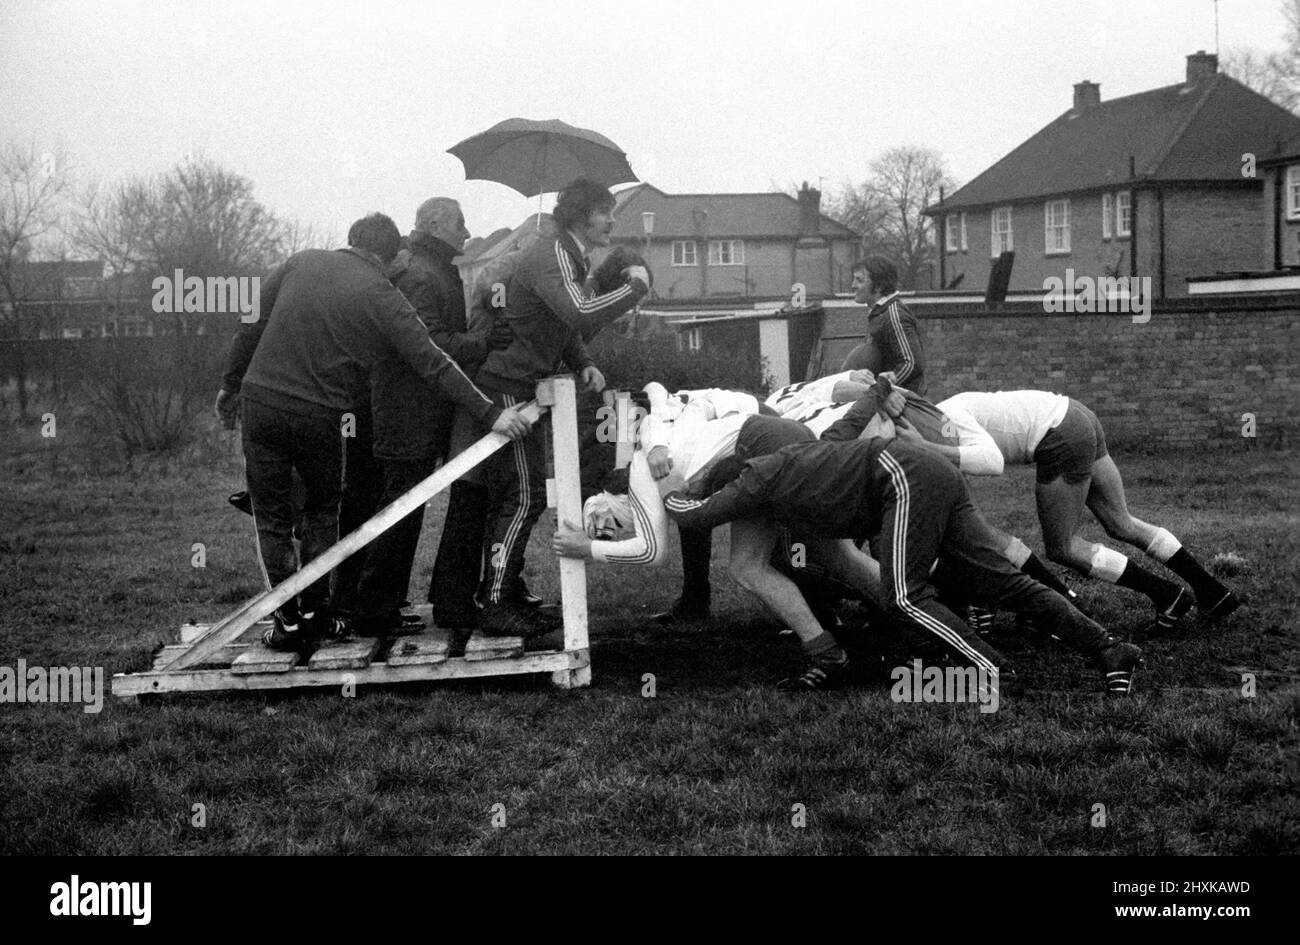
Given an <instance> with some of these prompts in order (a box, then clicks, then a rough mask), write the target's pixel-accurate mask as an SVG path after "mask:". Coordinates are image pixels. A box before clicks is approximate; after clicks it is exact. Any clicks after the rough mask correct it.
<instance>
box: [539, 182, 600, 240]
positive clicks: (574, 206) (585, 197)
mask: <svg viewBox="0 0 1300 945" xmlns="http://www.w3.org/2000/svg"><path fill="white" fill-rule="evenodd" d="M613 206H614V195H613V194H611V193H610V192H609V188H608V187H602V186H601V185H600V184H597V183H596V182H595V181H594V180H588V179H587V178H585V177H579V178H578V179H577V180H575V181H570V182H569V183H568V184H567V185H566V186H565V188H564V189H563V190H562V191H560V197H559V199H558V200H557V201H556V202H555V209H554V210H552V211H551V216H553V217H555V222H556V223H557V224H559V227H560V229H562V230H568V229H574V228H577V227H580V226H585V225H586V223H587V219H588V217H590V216H591V214H592V212H593V211H595V210H609V209H610V208H612V207H613Z"/></svg>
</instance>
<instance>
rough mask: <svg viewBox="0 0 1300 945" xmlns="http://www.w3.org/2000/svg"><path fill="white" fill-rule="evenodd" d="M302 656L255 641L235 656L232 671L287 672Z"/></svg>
mask: <svg viewBox="0 0 1300 945" xmlns="http://www.w3.org/2000/svg"><path fill="white" fill-rule="evenodd" d="M300 658H301V657H300V654H298V653H287V652H283V651H281V650H273V649H271V648H270V647H269V646H263V645H262V644H261V643H255V644H252V645H250V646H249V648H248V649H247V650H245V651H244V652H243V653H240V654H239V655H238V656H236V657H235V659H234V660H233V661H232V662H231V664H230V671H231V672H232V673H234V674H236V675H244V674H246V673H286V672H288V671H289V670H291V669H293V668H294V666H296V665H297V664H298V660H299V659H300ZM175 665H176V664H175V663H171V664H169V665H168V666H167V669H165V670H163V672H171V668H172V666H175Z"/></svg>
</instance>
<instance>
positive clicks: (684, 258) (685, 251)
mask: <svg viewBox="0 0 1300 945" xmlns="http://www.w3.org/2000/svg"><path fill="white" fill-rule="evenodd" d="M672 264H673V265H674V266H698V265H699V264H700V257H699V254H698V252H697V247H696V245H695V240H673V262H672Z"/></svg>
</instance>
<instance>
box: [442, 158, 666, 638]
mask: <svg viewBox="0 0 1300 945" xmlns="http://www.w3.org/2000/svg"><path fill="white" fill-rule="evenodd" d="M613 208H614V196H613V194H611V193H610V192H609V190H608V189H606V188H605V187H602V186H601V185H599V184H596V183H594V182H592V181H589V180H586V179H583V178H580V179H578V180H575V181H573V182H572V183H570V184H569V185H568V186H567V187H565V188H564V190H562V191H561V192H560V196H559V199H558V201H557V202H556V205H555V210H554V217H555V223H556V227H557V230H558V232H557V233H556V235H555V236H554V237H551V238H547V239H542V240H538V241H537V242H536V243H535V244H534V245H533V246H532V247H531V248H530V249H528V250H527V251H526V252H525V253H524V254H523V256H522V257H521V258H520V260H519V264H518V267H517V269H516V270H515V272H514V275H513V276H512V277H511V279H510V283H509V285H508V286H505V287H504V288H505V297H506V312H505V320H506V323H507V324H508V325H509V326H510V328H511V330H512V331H513V333H514V338H513V340H512V341H511V343H510V345H509V346H508V347H505V348H502V349H500V350H496V351H492V352H491V353H490V354H489V355H488V357H487V360H486V361H485V362H484V364H483V367H482V368H481V369H480V370H479V372H478V374H477V376H476V379H477V382H478V384H479V386H480V387H482V388H483V390H485V391H487V392H488V393H489V394H490V395H491V396H492V400H493V403H495V404H497V405H499V406H502V407H506V408H509V407H513V406H515V405H516V404H521V403H524V402H526V401H528V400H530V399H531V398H532V397H533V392H534V389H535V388H536V386H537V382H538V381H540V380H541V379H542V378H544V377H547V376H549V375H551V374H554V373H556V372H557V371H558V370H560V368H561V366H562V365H563V366H565V367H567V368H568V370H571V371H573V372H574V373H575V374H577V375H578V376H579V379H580V380H581V381H582V383H583V384H584V385H585V387H586V389H587V390H589V391H593V392H595V393H599V392H600V391H601V390H602V389H603V388H604V386H605V378H604V376H603V375H602V374H601V373H600V371H599V370H598V369H597V367H596V365H595V364H594V363H593V362H592V360H591V357H590V355H588V353H587V348H586V344H585V342H586V340H587V339H589V338H591V337H592V336H594V335H595V334H596V333H597V332H598V331H600V330H601V329H602V328H604V327H605V326H606V325H608V324H609V323H610V322H612V321H613V320H614V319H616V318H618V317H619V316H620V315H622V314H624V313H625V312H627V311H630V310H631V309H632V308H633V307H635V306H636V304H637V303H638V302H639V301H640V300H641V299H642V298H643V297H644V296H645V294H646V293H647V292H649V286H650V274H649V272H648V271H647V270H646V268H645V267H644V266H629V267H627V268H626V269H625V270H623V278H624V280H625V281H624V282H623V284H622V285H619V286H618V287H617V288H615V289H613V290H612V291H610V292H606V293H605V294H603V295H594V296H593V295H591V294H590V293H589V292H588V290H587V289H586V288H585V285H584V284H585V282H586V280H587V273H588V271H589V262H588V259H587V255H588V253H590V252H591V250H593V249H595V248H596V247H599V246H608V245H609V243H610V235H611V233H612V232H613V229H614V218H613V215H612V211H613ZM462 426H463V422H462V419H461V417H460V412H459V411H457V418H456V424H455V430H454V432H453V436H452V439H453V444H454V445H453V449H455V448H457V447H463V445H465V444H467V443H468V441H469V437H468V436H466V435H465V434H464V432H463V430H462ZM542 426H544V424H543V425H542ZM544 437H545V430H544V429H543V430H536V431H534V434H533V435H532V436H529V437H527V438H525V439H523V440H520V441H519V442H517V443H515V444H514V445H513V446H512V448H511V449H508V450H503V451H502V452H500V453H498V454H497V455H496V456H494V457H493V459H492V460H491V461H489V462H488V463H487V464H485V469H484V476H483V477H482V479H481V480H480V481H479V482H477V483H476V482H467V481H466V482H458V483H457V484H456V486H454V487H453V488H452V495H451V503H450V505H449V507H448V510H447V518H446V521H445V523H444V526H443V532H442V543H441V545H440V546H439V548H438V560H437V563H436V564H435V565H434V573H433V583H432V585H431V586H430V588H429V599H430V600H431V601H432V602H433V605H434V620H435V621H436V622H437V623H438V624H439V626H444V627H471V626H476V625H477V626H478V627H479V628H480V629H482V630H483V631H484V632H485V633H488V634H494V635H505V636H515V635H520V636H531V635H536V634H539V633H545V632H546V631H548V630H550V629H553V627H554V624H553V622H551V621H549V620H547V619H546V618H545V617H544V616H543V615H541V614H539V613H538V612H537V611H536V610H535V609H532V608H529V607H526V606H525V605H524V603H523V602H522V600H521V594H522V592H523V591H522V587H523V568H524V552H525V550H526V548H527V546H528V538H529V536H530V535H531V534H532V530H533V525H535V524H536V522H537V519H538V518H539V517H540V516H541V514H542V510H543V509H544V507H545V504H546V469H545V465H546V464H545V454H544ZM484 522H486V523H487V529H486V535H485V533H484V527H483V523H484ZM482 553H485V554H486V557H487V567H486V569H485V570H486V575H485V577H484V579H483V582H482V587H481V597H482V600H483V604H484V609H483V613H482V615H481V616H480V615H479V614H478V612H477V610H476V608H475V605H474V590H475V587H476V586H478V585H479V575H480V567H481V560H482V559H481V554H482Z"/></svg>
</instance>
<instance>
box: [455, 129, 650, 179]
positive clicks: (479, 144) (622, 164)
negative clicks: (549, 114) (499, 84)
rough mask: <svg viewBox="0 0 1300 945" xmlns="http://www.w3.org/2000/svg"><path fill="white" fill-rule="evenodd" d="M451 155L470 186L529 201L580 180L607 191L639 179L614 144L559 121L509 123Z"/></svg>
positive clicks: (462, 145)
mask: <svg viewBox="0 0 1300 945" xmlns="http://www.w3.org/2000/svg"><path fill="white" fill-rule="evenodd" d="M447 153H448V154H454V155H456V157H458V158H460V160H461V163H463V164H464V165H465V177H466V178H468V179H469V180H494V181H496V182H497V183H500V184H505V185H506V186H507V187H513V188H514V189H515V190H517V191H519V192H520V193H521V194H523V195H524V196H525V197H535V196H540V195H541V194H546V193H551V192H552V191H556V190H560V189H561V188H562V187H564V185H565V184H567V183H569V182H570V181H571V180H573V179H575V178H578V177H588V178H590V179H591V180H594V181H596V182H597V183H600V184H604V185H605V186H606V187H612V186H613V185H614V184H621V183H623V182H624V181H632V180H636V179H637V176H636V174H634V173H633V172H632V168H631V166H630V165H629V164H628V163H627V155H626V154H624V153H623V151H622V150H621V149H620V148H619V146H618V145H616V144H615V143H614V142H613V141H610V140H609V139H608V138H606V137H605V136H604V135H600V134H597V133H596V132H594V131H588V130H587V129H585V128H575V127H573V125H567V124H565V123H564V122H562V121H556V120H555V119H551V120H550V121H532V120H530V119H528V118H507V119H506V120H505V121H503V122H498V123H497V124H495V125H493V126H492V127H491V128H489V129H488V130H487V131H484V132H480V133H479V134H476V135H474V136H473V137H470V138H466V139H465V140H464V141H462V142H460V144H457V145H454V146H452V147H450V148H448V149H447Z"/></svg>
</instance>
